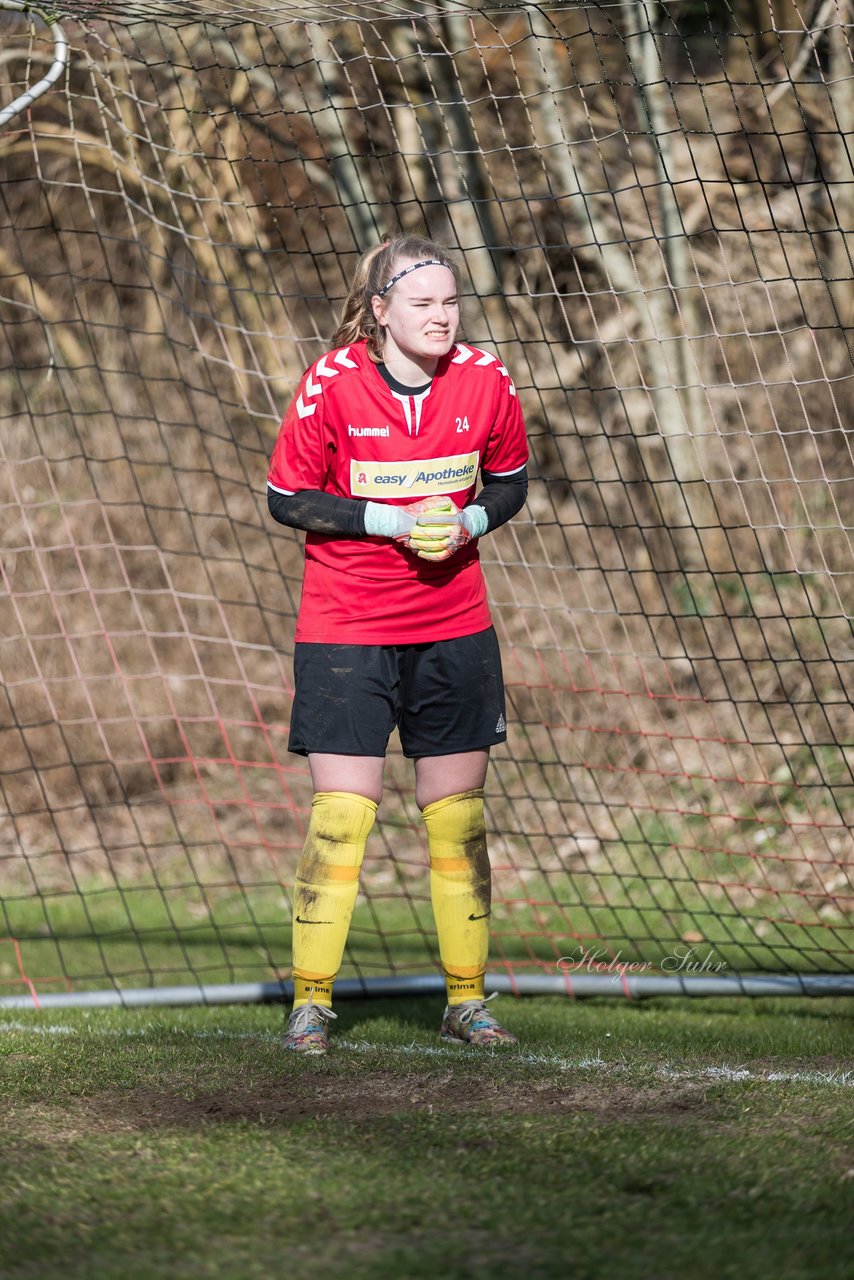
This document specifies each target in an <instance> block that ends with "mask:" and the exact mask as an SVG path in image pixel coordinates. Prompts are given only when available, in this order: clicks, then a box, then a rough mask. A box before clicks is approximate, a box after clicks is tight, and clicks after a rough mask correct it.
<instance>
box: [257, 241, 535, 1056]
mask: <svg viewBox="0 0 854 1280" xmlns="http://www.w3.org/2000/svg"><path fill="white" fill-rule="evenodd" d="M458 289H459V271H458V268H457V266H456V265H455V264H454V263H453V262H452V261H451V259H450V258H449V257H448V254H447V252H446V251H445V250H444V249H443V248H441V247H440V246H439V245H437V244H434V243H433V242H432V241H430V240H425V239H422V238H421V237H418V236H396V237H394V238H393V239H389V240H386V241H385V242H384V243H382V244H380V245H377V246H376V247H375V248H373V249H371V250H370V251H369V252H368V253H366V254H365V255H364V256H363V257H362V259H361V260H360V262H359V264H358V266H357V269H356V275H355V279H354V281H353V286H352V288H351V290H350V294H349V297H348V298H347V301H346V304H345V307H344V314H343V317H342V320H341V324H340V327H339V328H338V331H337V333H336V334H335V336H334V338H333V339H332V350H331V351H329V352H328V353H327V354H326V355H324V356H322V357H321V359H320V360H318V361H317V362H316V364H313V365H312V366H311V368H310V369H309V370H308V371H307V373H306V374H305V375H304V376H303V378H302V381H301V382H300V385H299V388H298V390H297V394H296V396H295V397H294V400H293V402H292V404H291V405H290V407H289V409H288V411H287V413H286V415H285V419H284V422H283V423H282V427H281V430H280V432H279V436H278V439H277V441H276V445H275V448H274V450H273V456H272V460H271V464H270V472H269V477H268V480H269V488H268V496H269V505H270V512H271V514H272V515H273V517H274V518H275V519H276V520H278V521H279V522H280V523H282V524H285V525H289V526H290V527H291V528H297V529H304V530H305V531H306V540H305V576H304V580H303V588H302V600H301V603H300V609H299V618H298V620H297V630H296V649H295V657H294V679H295V689H296V692H295V698H294V708H293V718H292V721H291V734H290V742H289V747H290V750H291V751H295V752H297V753H298V754H300V755H305V756H308V761H309V766H310V769H311V777H312V783H313V786H314V799H313V801H312V810H311V821H310V824H309V829H308V835H307V838H306V842H305V847H304V849H303V851H302V855H301V857H300V861H299V864H298V866H297V878H296V887H295V892H294V921H293V979H294V988H295V991H294V995H295V998H294V1009H293V1013H292V1014H291V1016H290V1019H289V1021H288V1026H287V1031H286V1034H285V1042H284V1043H285V1047H286V1048H287V1049H293V1050H296V1051H297V1052H301V1053H315V1054H317V1053H325V1052H326V1050H327V1048H328V1043H329V1041H328V1026H329V1021H330V1019H332V1018H334V1017H335V1014H334V1013H333V1012H332V984H333V982H334V980H335V975H336V973H337V972H338V969H339V967H340V964H341V959H342V956H343V952H344V945H345V942H346V938H347V931H348V928H349V925H350V918H351V915H352V913H353V906H354V903H355V901H356V894H357V892H358V880H359V871H360V868H361V864H362V858H363V855H364V851H365V842H366V840H367V837H368V833H369V832H370V830H371V827H372V826H373V823H374V818H375V816H376V812H377V807H378V805H379V803H380V800H381V799H382V791H383V765H384V762H385V753H386V747H387V744H388V739H389V736H390V734H391V731H392V730H393V729H394V728H397V729H398V731H399V733H400V738H401V744H402V747H403V751H404V754H405V755H406V756H407V757H409V758H411V759H414V761H415V798H416V802H417V804H418V806H419V808H420V809H421V812H422V814H423V817H424V823H425V826H426V828H427V840H428V845H429V850H430V886H431V897H432V904H433V913H434V916H435V920H436V929H437V933H438V938H439V952H440V956H441V960H442V967H443V969H444V972H445V979H446V983H447V998H448V1003H447V1008H446V1009H445V1014H444V1018H443V1021H442V1027H441V1037H442V1039H443V1040H449V1041H455V1042H462V1043H468V1044H472V1045H492V1044H495V1043H500V1042H514V1041H515V1037H514V1036H512V1035H511V1034H510V1032H509V1031H506V1030H505V1029H504V1028H503V1027H502V1026H500V1025H499V1023H498V1022H497V1021H496V1019H495V1017H494V1016H493V1014H492V1012H491V1010H490V1009H489V1008H487V1007H486V1004H485V1000H484V973H485V970H486V956H487V948H488V938H489V913H490V889H491V879H490V867H489V857H488V854H487V849H486V834H485V828H484V814H483V785H484V781H485V778H486V769H487V764H488V762H489V749H490V747H491V746H493V745H494V744H495V743H499V742H504V740H505V738H506V736H507V731H506V723H505V708H504V686H503V682H502V675H501V659H500V655H499V652H498V644H497V640H496V636H495V632H494V630H493V628H492V624H491V619H490V615H489V609H488V606H487V602H486V592H485V589H484V581H483V575H482V572H481V568H480V563H479V559H478V550H477V545H478V539H479V538H481V537H483V535H484V534H487V533H489V532H490V531H491V530H493V529H496V528H497V527H498V526H499V525H501V524H503V523H504V522H505V521H506V520H509V519H510V517H511V516H513V515H515V514H516V512H517V511H518V510H519V509H520V508H521V506H522V505H523V503H524V501H525V495H526V491H527V477H526V470H525V466H526V461H527V456H528V451H527V443H526V439H525V425H524V422H523V419H522V413H521V410H520V408H519V401H518V399H517V396H516V389H515V387H514V386H513V382H512V380H511V378H510V375H509V373H508V372H507V370H506V369H505V368H504V366H503V365H502V363H501V361H500V360H499V359H497V358H496V356H494V355H493V354H491V353H490V352H488V351H480V350H478V349H477V348H475V347H471V346H468V345H467V344H465V343H462V342H457V341H456V336H457V329H458V326H459V322H460V312H459V297H458ZM478 473H479V474H480V477H481V480H482V485H483V487H482V488H481V490H480V492H479V493H477V494H476V488H475V486H476V481H477V479H478Z"/></svg>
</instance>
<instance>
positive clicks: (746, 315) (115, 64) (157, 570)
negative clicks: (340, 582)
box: [0, 0, 854, 1004]
mask: <svg viewBox="0 0 854 1280" xmlns="http://www.w3.org/2000/svg"><path fill="white" fill-rule="evenodd" d="M19 7H20V6H19ZM44 17H47V18H48V19H51V22H50V23H46V22H45V21H44V20H43V19H44ZM55 18H58V19H59V22H58V24H57V23H55V22H54V21H53V20H54V19H55ZM852 22H854V18H852V7H851V3H850V0H763V2H762V3H759V2H758V0H756V2H750V3H748V2H747V0H742V2H741V3H735V0H733V3H732V4H731V5H728V4H727V3H726V2H725V0H682V2H675V0H671V2H669V3H666V4H659V3H654V2H653V0H638V2H636V3H601V4H589V3H578V4H571V5H570V4H563V3H558V4H549V3H546V4H543V5H526V4H512V3H511V4H501V5H498V4H483V5H475V4H466V3H457V2H456V0H452V2H448V3H440V2H438V0H437V2H435V3H430V2H427V3H417V4H416V3H410V2H408V0H397V2H395V3H383V4H379V3H371V2H369V0H365V2H364V3H357V0H342V2H341V3H336V4H332V3H328V4H324V3H312V2H310V0H305V2H304V3H297V2H295V3H292V4H286V3H284V4H283V3H276V4H272V3H266V2H265V0H257V2H256V3H248V2H246V3H243V2H241V0H213V2H211V3H201V2H197V0H174V2H173V0H149V2H147V3H144V4H143V3H136V2H133V0H131V2H129V3H123V4H121V5H117V4H110V3H104V4H100V3H95V2H92V3H87V2H84V0H80V2H79V3H78V2H76V0H65V3H63V5H62V8H61V10H57V11H56V12H55V13H46V12H41V11H38V10H36V11H33V12H31V13H30V14H29V15H28V16H27V15H25V14H23V13H21V12H16V11H15V7H14V6H10V5H9V4H8V3H4V4H3V5H2V6H0V48H2V65H3V76H4V83H3V84H2V86H0V110H2V108H4V107H8V106H11V105H12V104H13V103H18V104H19V105H17V106H16V107H15V110H14V112H12V113H11V117H10V118H8V119H6V121H5V123H4V125H3V127H2V130H0V157H2V166H3V176H4V181H3V184H2V188H0V202H2V203H0V220H2V227H0V277H2V280H0V316H2V322H3V323H2V332H3V339H2V342H3V345H2V355H0V366H2V370H0V380H2V381H0V388H2V394H0V414H2V428H0V451H2V453H0V457H2V468H0V513H2V515H1V516H0V539H2V560H0V572H2V589H3V600H2V607H0V619H2V622H0V674H2V681H3V692H2V702H0V786H2V816H0V823H2V842H0V890H2V902H3V905H2V911H3V915H2V918H0V996H2V997H3V998H4V999H5V1000H6V1001H9V1000H13V999H16V998H22V999H24V1000H26V1001H27V1002H34V1003H36V1004H38V1003H45V1002H46V1001H48V1000H50V999H51V998H53V997H62V998H69V999H71V998H75V997H76V996H77V995H78V994H79V993H86V992H98V991H109V992H121V993H123V995H122V996H121V997H120V998H122V999H130V998H131V996H132V993H134V992H139V991H140V990H144V991H147V992H149V993H151V992H154V993H155V994H156V992H157V991H161V992H162V991H164V990H167V989H172V988H176V987H177V988H192V989H193V990H194V991H196V992H199V993H201V996H202V998H208V996H206V994H205V993H208V995H209V993H210V992H211V991H212V990H214V989H217V990H218V989H219V988H221V987H223V986H230V987H231V988H232V989H233V990H235V991H237V990H238V989H239V988H240V985H241V984H244V985H245V984H267V985H266V986H265V987H264V990H265V991H268V990H269V989H270V986H269V984H274V983H277V982H279V981H283V980H284V981H286V980H287V978H288V976H289V967H288V966H289V963H290V961H289V947H290V891H291V884H292V879H293V873H294V868H295V864H296V859H297V857H298V853H299V850H300V848H301V845H302V841H303V837H304V834H305V828H306V823H307V815H308V811H309V807H310V799H311V793H310V784H309V779H308V775H307V769H306V766H305V762H304V761H303V760H301V759H300V758H298V757H295V756H291V755H289V754H288V752H287V749H286V743H287V727H288V718H289V707H290V696H291V692H292V683H291V681H292V675H291V659H292V655H293V629H294V619H295V612H296V607H297V603H298V594H299V584H300V579H301V537H300V536H299V535H296V534H294V533H292V532H291V531H289V530H286V529H283V528H282V527H280V526H276V525H275V524H274V523H273V522H272V521H271V519H270V518H269V516H268V514H267V509H266V496H265V477H266V467H267V460H268V457H269V453H270V450H271V446H272V444H273V441H274V439H275V436H276V432H277V429H278V425H279V422H280V420H281V415H282V412H283V410H284V408H285V406H286V404H287V403H288V400H289V397H290V396H291V394H292V393H293V391H294V388H295V386H296V384H297V382H298V380H299V377H300V375H301V373H302V371H303V370H304V369H305V368H306V366H307V365H308V364H310V363H311V362H312V361H313V360H315V359H316V358H317V357H318V356H319V355H320V354H322V352H323V351H324V350H325V349H326V347H327V345H328V339H329V337H330V335H331V333H332V330H333V328H334V326H335V321H336V318H337V315H338V313H339V311H340V306H341V303H342V300H343V298H344V296H345V293H346V291H347V287H348V282H349V279H350V277H351V274H352V270H353V266H354V263H355V261H356V258H357V256H358V253H359V252H360V251H361V250H362V249H364V248H366V247H367V246H369V245H370V244H372V243H374V242H375V241H376V240H377V239H378V237H379V235H380V234H381V233H383V232H387V231H395V230H398V229H403V230H407V231H426V233H427V234H429V235H430V236H432V237H433V238H435V239H437V240H439V241H441V242H444V243H447V244H449V245H450V246H452V247H453V248H454V249H455V250H456V251H457V256H458V259H459V261H460V262H461V264H462V267H463V272H464V279H465V290H464V295H465V296H464V300H463V308H464V323H465V330H464V333H465V336H464V341H465V342H467V343H470V344H472V345H474V346H483V347H486V348H488V349H489V350H491V351H494V352H496V353H497V354H498V355H499V356H500V358H501V360H502V361H503V362H504V363H505V364H506V366H507V368H508V369H509V370H510V371H511V373H512V375H513V377H514V379H515V382H516V385H517V388H518V392H519V395H520V398H521V402H522V404H523V407H524V410H525V413H526V417H527V421H528V425H529V429H530V441H531V468H530V470H531V475H532V483H531V491H530V498H529V502H528V505H527V508H526V509H525V511H523V512H522V513H521V515H520V516H519V517H517V518H516V519H515V520H514V521H513V522H512V523H511V524H510V525H508V526H505V527H504V528H503V529H501V530H500V531H499V532H497V533H495V534H494V535H490V536H489V537H488V538H487V539H485V540H484V541H483V543H482V544H481V554H482V557H483V560H484V564H485V569H486V574H487V579H488V584H489V590H490V595H491V601H492V606H493V615H494V618H495V622H496V626H497V629H498V632H499V636H500V639H501V642H502V650H503V654H504V663H505V676H506V679H507V685H508V696H509V711H510V719H511V731H510V740H509V743H508V745H507V747H506V748H502V749H499V750H496V751H495V753H494V756H493V764H492V766H491V771H490V776H489V780H488V784H487V814H488V826H489V831H490V848H491V857H492V863H493V871H494V895H495V901H494V907H493V915H492V941H491V968H492V972H493V974H494V975H496V976H497V977H499V978H500V977H503V978H504V979H505V980H506V982H507V983H508V984H509V986H510V988H511V989H519V990H521V989H523V988H524V987H525V985H526V981H527V980H529V979H532V978H537V979H538V980H539V979H542V980H544V981H545V985H546V986H548V985H549V983H550V982H551V983H552V984H557V985H558V987H559V989H565V990H567V991H568V992H570V993H571V994H572V993H574V992H579V991H583V990H585V989H587V988H585V986H584V983H585V981H586V980H587V979H589V978H594V977H596V978H598V979H599V980H600V981H601V982H602V984H603V989H605V990H613V991H617V992H619V991H628V990H631V989H632V987H631V983H632V982H633V981H634V979H635V978H640V977H648V978H656V977H662V976H667V975H669V976H670V977H672V978H675V979H678V980H679V983H681V985H682V986H683V987H685V986H687V985H688V984H689V983H690V982H691V981H694V982H697V981H702V980H703V979H708V978H710V977H711V976H712V975H714V976H716V977H718V978H721V979H727V980H729V981H731V982H733V983H734V985H735V987H736V989H742V990H747V989H750V987H749V982H750V980H751V979H752V978H754V977H755V976H756V975H763V974H764V975H770V974H775V975H785V976H786V977H787V979H788V980H789V981H790V982H791V983H793V984H794V988H795V989H800V990H813V989H816V988H815V987H814V986H813V987H811V986H810V985H809V984H810V980H811V979H817V978H818V977H819V976H822V975H830V977H831V978H832V979H833V980H834V981H835V984H836V985H837V987H839V988H840V989H843V988H845V987H846V984H847V989H848V990H851V989H852V983H854V948H852V942H853V941H854V930H852V925H851V918H850V907H851V903H852V867H853V866H854V852H852V850H853V849H854V842H852V831H851V819H852V813H854V776H852V769H854V732H852V730H853V729H854V714H852V689H854V631H852V624H851V601H852V599H854V547H852V523H851V513H852V511H854V455H853V454H852V429H851V423H852V421H854V366H852V339H853V338H854V284H853V283H852V276H854V262H852V248H854V135H852V133H851V129H852V121H854V66H852V46H853V45H854V40H852V31H853V30H854V27H852ZM58 31H61V32H62V33H63V35H64V37H65V39H66V40H67V41H68V46H69V52H68V57H67V60H66V61H65V62H64V64H63V68H62V74H61V75H59V76H58V79H57V83H56V84H55V86H54V87H53V88H50V89H48V90H47V91H46V92H44V93H42V92H39V94H38V95H37V96H35V97H34V96H33V94H32V93H31V92H30V89H29V87H30V86H32V85H34V84H35V83H37V82H38V81H40V79H42V78H43V77H45V75H46V73H47V71H48V69H49V67H50V66H51V65H52V64H53V63H54V62H55V59H56V58H57V56H58V55H57V52H56V40H57V39H58V37H57V32H58ZM52 40H53V43H52ZM21 99H23V100H24V101H23V104H22V105H21V104H20V102H19V100H21ZM380 819H381V820H380V823H379V825H378V827H377V828H376V829H375V832H374V834H373V835H372V837H371V840H370V842H369V846H368V854H367V858H366V862H365V868H364V872H363V877H362V882H361V893H360V897H359V901H358V904H357V908H356V912H355V916H354V922H353V927H352V930H351V933H350V938H349V943H348V948H347V953H346V960H345V967H344V969H343V970H342V975H343V976H344V977H348V978H350V979H355V980H357V982H359V983H360V984H363V983H365V982H366V981H367V980H369V979H383V980H384V979H387V978H392V979H400V978H405V977H408V976H421V975H431V974H436V973H437V972H438V951H437V946H436V939H435V933H434V929H433V921H432V915H431V911H430V905H429V886H428V876H427V856H426V844H425V838H424V833H423V829H422V824H421V821H420V815H419V813H418V810H417V808H416V805H415V800H414V792H413V780H412V774H411V766H410V765H409V764H408V763H407V762H406V761H404V760H403V759H402V757H401V756H400V754H399V752H398V749H397V747H396V746H395V745H394V744H393V745H392V749H391V754H390V757H389V762H388V772H387V790H386V798H385V801H384V803H383V806H382V809H381V813H380ZM828 982H830V978H829V979H828ZM695 989H697V988H696V987H695Z"/></svg>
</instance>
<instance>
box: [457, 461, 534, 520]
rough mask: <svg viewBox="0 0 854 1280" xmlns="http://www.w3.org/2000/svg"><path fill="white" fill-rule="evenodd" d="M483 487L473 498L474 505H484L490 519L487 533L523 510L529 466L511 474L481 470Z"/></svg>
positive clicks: (526, 493) (526, 494)
mask: <svg viewBox="0 0 854 1280" xmlns="http://www.w3.org/2000/svg"><path fill="white" fill-rule="evenodd" d="M480 475H481V479H482V480H483V488H482V489H481V491H480V493H479V494H478V495H477V496H476V497H475V498H474V499H473V501H472V504H471V505H472V506H473V507H483V509H484V511H485V512H486V514H487V517H488V519H489V525H488V527H487V533H492V530H493V529H497V528H498V527H499V526H500V525H502V524H506V523H507V521H508V520H510V519H511V518H512V517H513V516H515V514H516V512H517V511H521V510H522V508H523V507H524V505H525V499H526V498H527V496H528V468H527V467H522V469H521V470H520V471H514V472H513V474H512V475H510V476H496V475H493V474H492V473H491V472H489V471H481V473H480Z"/></svg>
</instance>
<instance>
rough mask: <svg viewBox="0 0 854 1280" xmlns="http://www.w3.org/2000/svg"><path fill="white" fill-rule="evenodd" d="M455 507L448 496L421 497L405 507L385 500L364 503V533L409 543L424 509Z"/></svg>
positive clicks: (454, 508)
mask: <svg viewBox="0 0 854 1280" xmlns="http://www.w3.org/2000/svg"><path fill="white" fill-rule="evenodd" d="M445 506H447V507H448V509H451V508H453V510H454V511H456V507H454V504H453V503H452V502H451V500H450V498H439V497H434V498H422V499H420V500H419V501H418V502H410V504H409V505H408V506H406V507H393V506H390V505H389V504H388V503H385V502H366V503H365V533H366V534H368V536H369V537H372V538H394V539H396V540H397V541H398V542H402V543H404V545H408V544H409V534H410V533H411V531H412V530H413V529H414V528H415V523H416V521H417V519H418V517H419V516H420V515H422V514H423V513H424V512H426V511H432V510H436V509H437V508H441V509H444V508H445Z"/></svg>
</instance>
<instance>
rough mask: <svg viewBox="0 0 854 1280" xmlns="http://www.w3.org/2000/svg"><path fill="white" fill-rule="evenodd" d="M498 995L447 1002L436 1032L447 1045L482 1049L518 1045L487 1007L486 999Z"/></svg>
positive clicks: (494, 993) (494, 992)
mask: <svg viewBox="0 0 854 1280" xmlns="http://www.w3.org/2000/svg"><path fill="white" fill-rule="evenodd" d="M497 995H498V992H497V991H493V993H492V995H491V996H487V998H486V1000H464V1001H463V1002H462V1004H449V1005H448V1006H447V1008H446V1009H445V1016H444V1018H443V1019H442V1030H441V1031H440V1032H439V1035H440V1037H441V1039H442V1040H446V1041H448V1042H449V1043H450V1044H473V1045H475V1046H476V1047H477V1048H483V1047H485V1046H487V1045H493V1044H518V1043H519V1041H518V1040H517V1039H516V1037H515V1036H514V1035H512V1034H511V1033H510V1032H509V1031H507V1030H506V1029H505V1028H504V1027H502V1025H501V1023H500V1022H498V1021H497V1020H496V1018H495V1017H494V1016H493V1014H492V1013H491V1011H490V1010H489V1009H487V1007H486V1005H487V1001H489V1000H493V999H494V998H495V996H497Z"/></svg>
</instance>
